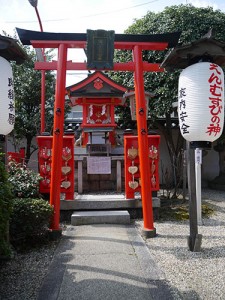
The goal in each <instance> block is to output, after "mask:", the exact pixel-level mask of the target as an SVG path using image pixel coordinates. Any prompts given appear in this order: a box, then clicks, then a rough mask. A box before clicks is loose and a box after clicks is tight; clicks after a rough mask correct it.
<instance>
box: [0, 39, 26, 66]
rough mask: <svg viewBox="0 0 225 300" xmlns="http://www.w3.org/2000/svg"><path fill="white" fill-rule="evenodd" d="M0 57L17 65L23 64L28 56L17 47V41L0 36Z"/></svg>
mask: <svg viewBox="0 0 225 300" xmlns="http://www.w3.org/2000/svg"><path fill="white" fill-rule="evenodd" d="M0 56H2V57H4V58H5V59H7V60H8V61H11V60H12V61H15V62H16V63H17V64H21V63H23V62H24V61H25V60H26V59H28V56H27V54H26V52H25V51H24V50H23V49H22V48H21V47H20V46H19V44H18V42H17V40H15V39H12V38H10V37H7V36H2V35H0Z"/></svg>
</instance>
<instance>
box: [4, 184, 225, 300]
mask: <svg viewBox="0 0 225 300" xmlns="http://www.w3.org/2000/svg"><path fill="white" fill-rule="evenodd" d="M202 197H203V199H204V200H203V202H205V203H208V204H210V205H211V206H212V207H213V208H214V209H215V212H216V213H215V214H214V215H213V216H211V217H210V218H209V219H203V225H201V226H199V233H200V234H202V235H203V240H202V247H201V251H200V252H191V251H189V249H188V246H187V237H188V235H189V233H190V232H189V222H188V221H184V222H159V221H157V222H155V227H156V231H157V237H156V238H153V239H149V240H147V241H146V244H147V246H148V247H149V249H150V252H151V254H152V255H153V256H154V258H155V260H156V262H157V263H158V265H159V266H160V267H161V269H162V270H163V271H164V273H165V277H166V280H167V281H168V283H169V284H170V285H171V287H172V290H173V292H174V299H184V300H187V299H191V300H195V299H198V300H199V299H204V300H211V299H215V300H218V299H221V300H222V299H225V192H218V191H212V190H204V191H203V192H202ZM135 224H136V226H137V228H139V229H141V228H142V225H143V224H142V221H140V220H137V221H136V222H135ZM56 247H57V243H51V244H50V245H48V246H44V247H42V248H40V249H39V250H36V251H32V252H28V253H24V254H16V255H15V258H14V259H12V260H11V261H7V262H1V263H0V300H28V299H29V300H35V299H36V295H37V292H38V289H39V287H40V285H41V283H42V281H43V278H44V276H45V275H46V273H47V270H48V267H49V265H50V263H51V261H52V258H53V255H54V251H55V249H56ZM43 300H44V299H43ZM159 300H160V299H159Z"/></svg>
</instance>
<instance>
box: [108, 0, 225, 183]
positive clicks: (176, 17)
mask: <svg viewBox="0 0 225 300" xmlns="http://www.w3.org/2000/svg"><path fill="white" fill-rule="evenodd" d="M211 28H212V29H213V32H214V38H215V39H217V40H221V41H225V31H224V28H225V14H224V13H223V12H221V11H220V10H215V11H214V10H213V8H212V7H208V8H196V7H194V6H192V5H190V4H188V5H179V6H171V7H166V8H165V10H164V11H162V12H159V13H154V12H151V11H149V12H148V13H147V14H146V15H145V16H144V17H143V18H141V19H137V20H135V21H134V23H133V24H132V25H131V26H130V27H129V28H128V29H127V30H126V31H125V33H128V34H162V33H169V32H177V31H181V37H180V41H179V43H180V44H186V43H190V42H192V41H194V40H197V39H200V38H202V37H203V36H204V35H205V34H206V33H207V32H208V31H209V29H211ZM167 54H168V50H167V51H143V60H144V61H147V62H152V63H153V62H154V63H159V64H160V63H162V62H163V60H164V59H165V56H166V55H167ZM115 59H116V61H120V62H123V61H131V60H132V53H131V51H117V53H116V56H115ZM180 71H181V70H176V71H174V72H166V71H165V72H162V73H157V72H148V73H145V75H144V85H145V90H146V91H151V92H153V93H154V94H155V97H154V98H153V99H151V101H150V104H149V115H150V119H151V124H149V126H155V127H157V128H158V129H159V130H160V132H161V134H163V135H164V136H165V139H166V142H167V146H168V151H169V154H170V158H171V164H172V167H173V168H174V170H175V172H176V174H177V175H176V178H174V179H175V181H177V180H178V178H179V176H180V173H179V172H178V166H179V165H180V161H177V158H178V157H181V155H180V153H181V151H182V145H183V139H182V138H181V135H180V134H178V135H177V139H174V135H173V134H172V120H171V113H172V111H173V108H172V103H173V102H177V94H178V90H177V89H178V78H179V74H180ZM113 79H115V80H117V82H119V83H120V84H123V85H126V86H128V87H134V82H133V74H132V73H129V72H127V73H125V72H121V73H114V74H113ZM118 112H119V115H120V116H121V117H122V119H121V120H120V121H119V122H120V123H121V126H123V125H125V126H126V124H129V115H128V114H127V112H126V110H123V109H122V108H120V109H119V110H118ZM160 117H164V121H165V122H164V123H162V121H161V119H160ZM123 120H125V123H124V122H123Z"/></svg>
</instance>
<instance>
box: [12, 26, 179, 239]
mask: <svg viewBox="0 0 225 300" xmlns="http://www.w3.org/2000/svg"><path fill="white" fill-rule="evenodd" d="M17 32H18V35H19V37H20V40H21V42H22V43H23V44H24V45H32V46H33V47H34V48H58V61H51V62H47V61H44V62H36V64H35V68H36V69H37V70H57V80H56V93H55V105H54V128H53V148H52V170H51V178H52V184H51V188H50V204H51V205H52V206H53V207H54V217H53V221H52V224H51V229H52V231H55V232H60V231H61V229H60V228H59V220H60V178H61V165H60V161H61V160H59V157H61V156H62V142H63V132H64V130H63V126H64V100H65V99H64V97H65V85H66V71H67V70H76V71H77V70H88V69H87V64H86V63H75V62H72V61H67V49H68V48H81V49H85V48H86V45H87V34H85V33H48V32H37V31H30V30H24V29H20V28H17ZM179 37H180V32H175V33H167V34H155V35H131V34H115V39H114V49H121V50H131V51H132V52H133V61H132V62H126V63H115V64H114V66H113V70H114V71H130V72H134V82H135V96H136V111H137V129H138V147H139V149H138V150H139V159H140V174H141V186H142V188H141V197H142V209H143V220H144V228H143V233H144V234H145V236H146V237H153V236H155V234H156V229H155V228H154V224H153V210H152V192H151V182H150V167H149V164H146V163H145V162H146V157H148V155H149V148H148V132H147V122H146V102H145V91H144V78H143V72H162V71H164V69H162V68H160V66H159V64H157V63H148V62H143V60H142V51H143V50H151V51H155V50H158V51H162V50H165V49H166V48H171V47H174V46H176V45H177V43H178V39H179ZM104 70H105V69H104Z"/></svg>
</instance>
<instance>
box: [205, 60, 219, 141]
mask: <svg viewBox="0 0 225 300" xmlns="http://www.w3.org/2000/svg"><path fill="white" fill-rule="evenodd" d="M209 70H210V71H211V75H210V77H209V79H208V82H209V94H210V95H209V109H210V115H211V119H210V121H211V123H210V124H209V126H208V127H207V132H206V133H208V134H209V135H211V134H214V136H216V135H217V134H218V133H220V132H221V124H220V123H221V121H220V119H221V113H222V112H223V105H222V93H223V80H222V74H221V73H222V72H221V69H220V67H219V66H218V65H216V64H210V66H209Z"/></svg>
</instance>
